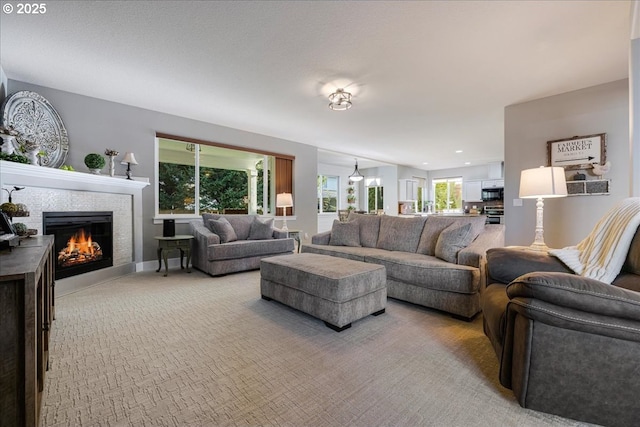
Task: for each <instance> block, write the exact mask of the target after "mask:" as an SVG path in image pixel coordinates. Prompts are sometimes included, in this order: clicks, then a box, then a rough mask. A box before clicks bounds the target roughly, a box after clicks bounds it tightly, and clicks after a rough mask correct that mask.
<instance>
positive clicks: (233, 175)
mask: <svg viewBox="0 0 640 427" xmlns="http://www.w3.org/2000/svg"><path fill="white" fill-rule="evenodd" d="M262 177H263V173H262V170H259V171H258V180H257V181H258V183H257V187H258V188H257V195H258V202H261V201H262V179H263V178H262ZM248 186H249V182H248V177H247V173H246V172H245V171H238V170H228V169H213V168H205V167H200V195H199V197H200V200H199V202H200V212H212V211H218V212H222V211H223V210H224V209H245V208H247V196H248V194H249V188H248ZM158 189H159V196H160V206H159V213H161V214H163V213H165V214H166V213H175V214H181V213H184V214H189V213H194V212H195V198H196V194H195V167H194V166H190V165H178V164H173V163H160V164H159V180H158Z"/></svg>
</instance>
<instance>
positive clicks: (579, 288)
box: [507, 272, 640, 332]
mask: <svg viewBox="0 0 640 427" xmlns="http://www.w3.org/2000/svg"><path fill="white" fill-rule="evenodd" d="M507 295H508V296H509V299H515V298H524V299H535V300H540V301H545V302H547V303H550V304H553V305H555V306H558V310H561V309H562V307H566V308H569V309H573V310H579V311H582V312H587V313H593V314H597V315H604V316H611V317H617V318H621V319H629V320H634V321H639V322H640V293H639V292H635V291H630V290H627V289H622V288H618V287H616V286H612V285H608V284H606V283H603V282H600V281H598V280H593V279H589V278H586V277H582V276H578V275H575V274H568V273H555V272H535V273H529V274H525V275H524V276H521V277H519V278H517V279H516V280H514V281H513V282H511V283H510V284H509V285H508V286H507ZM638 332H640V330H639V331H638Z"/></svg>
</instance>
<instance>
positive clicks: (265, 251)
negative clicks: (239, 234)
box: [207, 239, 293, 262]
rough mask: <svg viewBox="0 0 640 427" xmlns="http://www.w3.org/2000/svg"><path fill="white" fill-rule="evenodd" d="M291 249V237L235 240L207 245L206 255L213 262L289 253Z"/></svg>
mask: <svg viewBox="0 0 640 427" xmlns="http://www.w3.org/2000/svg"><path fill="white" fill-rule="evenodd" d="M292 250H293V239H268V240H236V241H235V242H229V243H225V244H223V245H211V246H209V247H207V257H208V260H209V261H212V262H215V261H222V260H230V259H240V258H251V257H257V256H267V255H277V254H282V253H291V251H292Z"/></svg>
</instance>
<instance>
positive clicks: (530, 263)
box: [487, 247, 572, 284]
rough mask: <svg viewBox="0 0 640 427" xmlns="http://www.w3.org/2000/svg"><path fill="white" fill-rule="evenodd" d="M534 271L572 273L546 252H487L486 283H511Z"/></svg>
mask: <svg viewBox="0 0 640 427" xmlns="http://www.w3.org/2000/svg"><path fill="white" fill-rule="evenodd" d="M534 271H549V272H552V271H553V272H560V273H571V272H572V271H571V270H570V269H569V268H568V267H567V266H565V265H564V264H563V263H562V261H560V260H559V259H558V258H556V257H554V256H551V255H549V254H547V253H546V252H537V251H531V250H527V249H526V248H513V247H511V248H509V247H507V248H493V249H489V250H487V274H488V276H489V278H488V283H495V282H498V283H503V284H507V283H511V282H512V281H513V280H515V279H516V278H518V277H520V276H522V275H523V274H527V273H531V272H534Z"/></svg>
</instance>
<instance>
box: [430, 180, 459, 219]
mask: <svg viewBox="0 0 640 427" xmlns="http://www.w3.org/2000/svg"><path fill="white" fill-rule="evenodd" d="M433 194H434V204H435V209H436V212H462V178H460V177H457V178H444V179H434V180H433Z"/></svg>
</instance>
